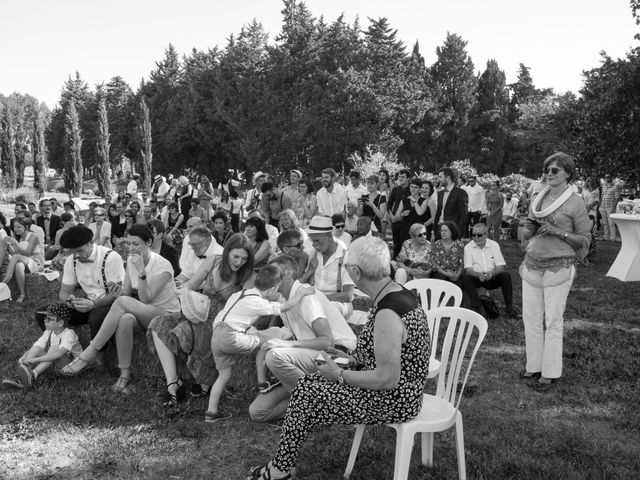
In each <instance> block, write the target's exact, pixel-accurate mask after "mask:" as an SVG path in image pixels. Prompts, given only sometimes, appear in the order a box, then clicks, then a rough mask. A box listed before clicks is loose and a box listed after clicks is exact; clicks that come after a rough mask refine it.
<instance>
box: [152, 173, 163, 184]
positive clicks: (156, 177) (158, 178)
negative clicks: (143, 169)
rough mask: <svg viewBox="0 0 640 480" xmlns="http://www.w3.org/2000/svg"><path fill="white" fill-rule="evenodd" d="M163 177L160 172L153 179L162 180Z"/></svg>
mask: <svg viewBox="0 0 640 480" xmlns="http://www.w3.org/2000/svg"><path fill="white" fill-rule="evenodd" d="M161 178H162V177H161V176H160V175H159V174H158V175H156V176H154V177H153V181H154V182H157V181H158V180H160V179H161Z"/></svg>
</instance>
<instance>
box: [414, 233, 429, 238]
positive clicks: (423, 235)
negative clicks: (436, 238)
mask: <svg viewBox="0 0 640 480" xmlns="http://www.w3.org/2000/svg"><path fill="white" fill-rule="evenodd" d="M426 236H427V232H420V233H419V234H418V235H416V237H418V238H422V237H426Z"/></svg>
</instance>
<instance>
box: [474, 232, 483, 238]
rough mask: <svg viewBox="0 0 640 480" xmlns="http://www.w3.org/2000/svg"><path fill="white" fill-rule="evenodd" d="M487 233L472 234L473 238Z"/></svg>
mask: <svg viewBox="0 0 640 480" xmlns="http://www.w3.org/2000/svg"><path fill="white" fill-rule="evenodd" d="M485 235H486V233H472V234H471V236H472V237H473V238H480V237H484V236H485Z"/></svg>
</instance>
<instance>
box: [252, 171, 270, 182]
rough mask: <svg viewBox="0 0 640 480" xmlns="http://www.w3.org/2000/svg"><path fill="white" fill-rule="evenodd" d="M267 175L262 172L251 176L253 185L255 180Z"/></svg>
mask: <svg viewBox="0 0 640 480" xmlns="http://www.w3.org/2000/svg"><path fill="white" fill-rule="evenodd" d="M266 176H267V174H266V173H264V172H262V171H260V170H259V171H257V172H256V173H254V174H253V183H256V180H257V179H259V178H260V177H266Z"/></svg>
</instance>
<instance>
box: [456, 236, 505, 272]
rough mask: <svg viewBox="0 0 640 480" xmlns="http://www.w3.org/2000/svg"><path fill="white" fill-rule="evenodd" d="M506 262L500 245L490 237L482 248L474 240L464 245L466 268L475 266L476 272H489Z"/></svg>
mask: <svg viewBox="0 0 640 480" xmlns="http://www.w3.org/2000/svg"><path fill="white" fill-rule="evenodd" d="M506 264H507V263H506V262H505V261H504V257H503V256H502V252H501V251H500V245H498V243H497V242H494V241H493V240H491V239H489V238H487V240H486V243H485V245H484V248H482V249H481V248H480V247H479V246H478V245H477V244H476V242H475V241H473V240H472V241H470V242H469V243H467V244H466V245H465V247H464V268H473V271H474V272H479V273H487V272H491V271H493V270H495V268H496V267H500V266H502V265H506Z"/></svg>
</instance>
